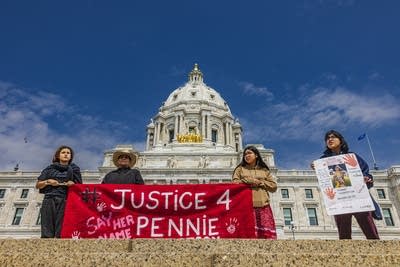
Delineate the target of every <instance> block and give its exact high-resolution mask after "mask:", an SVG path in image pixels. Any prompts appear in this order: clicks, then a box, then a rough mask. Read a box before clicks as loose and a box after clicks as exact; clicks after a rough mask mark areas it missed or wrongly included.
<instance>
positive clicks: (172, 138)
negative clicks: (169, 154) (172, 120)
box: [168, 130, 175, 143]
mask: <svg viewBox="0 0 400 267" xmlns="http://www.w3.org/2000/svg"><path fill="white" fill-rule="evenodd" d="M168 134H169V142H170V143H172V140H174V135H175V133H174V130H169V132H168Z"/></svg>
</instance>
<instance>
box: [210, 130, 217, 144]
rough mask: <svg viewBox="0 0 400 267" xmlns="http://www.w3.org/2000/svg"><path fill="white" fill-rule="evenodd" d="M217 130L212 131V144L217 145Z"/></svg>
mask: <svg viewBox="0 0 400 267" xmlns="http://www.w3.org/2000/svg"><path fill="white" fill-rule="evenodd" d="M217 134H218V131H217V130H211V142H213V143H216V142H217Z"/></svg>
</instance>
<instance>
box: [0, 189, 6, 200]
mask: <svg viewBox="0 0 400 267" xmlns="http://www.w3.org/2000/svg"><path fill="white" fill-rule="evenodd" d="M5 194H6V190H5V189H0V198H4V196H5Z"/></svg>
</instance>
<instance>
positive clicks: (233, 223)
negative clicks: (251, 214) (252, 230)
mask: <svg viewBox="0 0 400 267" xmlns="http://www.w3.org/2000/svg"><path fill="white" fill-rule="evenodd" d="M225 225H226V231H228V233H230V234H233V233H235V232H236V230H237V228H238V226H239V222H238V220H237V218H230V219H229V222H227V223H225Z"/></svg>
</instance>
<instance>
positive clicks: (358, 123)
mask: <svg viewBox="0 0 400 267" xmlns="http://www.w3.org/2000/svg"><path fill="white" fill-rule="evenodd" d="M249 115H250V116H251V118H252V119H249V120H246V118H241V122H242V124H243V126H244V127H245V136H246V138H247V139H250V140H260V137H261V140H260V141H268V140H270V139H274V140H285V139H291V140H305V139H307V140H319V139H320V138H321V136H322V134H323V133H324V132H325V131H326V130H328V129H331V128H337V129H347V128H356V127H360V128H362V129H365V128H367V127H375V128H377V127H381V126H384V125H391V124H393V123H394V122H396V121H397V122H398V121H399V119H400V106H399V105H398V103H397V102H396V100H395V97H393V96H392V95H390V94H387V93H386V94H382V95H378V96H374V97H371V96H365V95H359V94H356V93H354V91H351V90H349V89H347V88H344V87H336V88H333V89H330V88H325V87H318V88H315V89H314V90H309V91H305V90H304V88H303V90H302V95H301V96H298V95H297V96H296V98H293V99H285V102H284V103H283V102H279V103H272V104H269V105H268V106H267V107H263V108H262V109H260V110H259V111H257V112H256V114H249ZM260 133H263V134H262V135H261V136H260Z"/></svg>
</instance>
